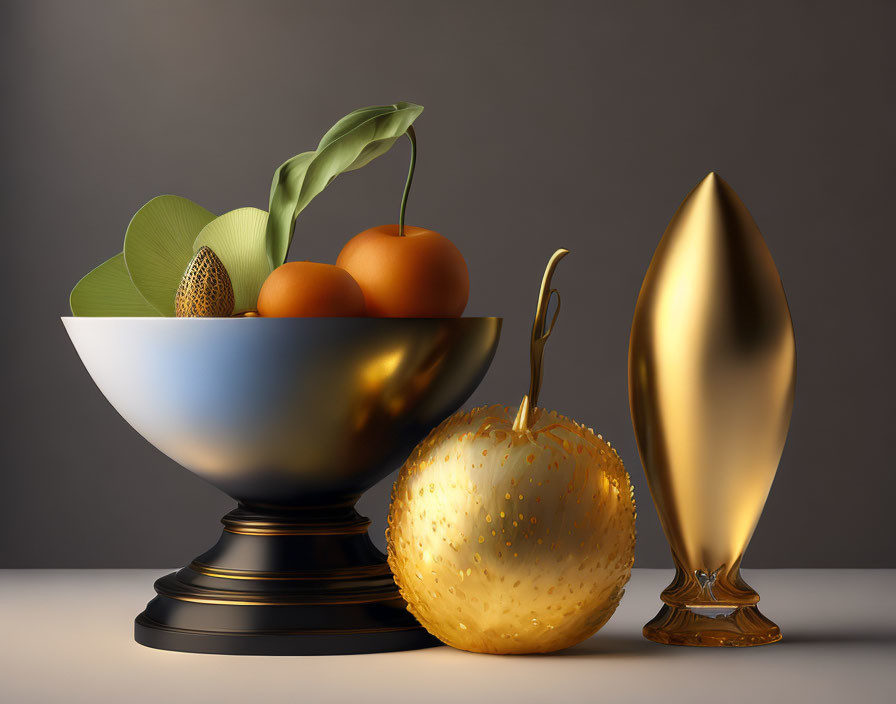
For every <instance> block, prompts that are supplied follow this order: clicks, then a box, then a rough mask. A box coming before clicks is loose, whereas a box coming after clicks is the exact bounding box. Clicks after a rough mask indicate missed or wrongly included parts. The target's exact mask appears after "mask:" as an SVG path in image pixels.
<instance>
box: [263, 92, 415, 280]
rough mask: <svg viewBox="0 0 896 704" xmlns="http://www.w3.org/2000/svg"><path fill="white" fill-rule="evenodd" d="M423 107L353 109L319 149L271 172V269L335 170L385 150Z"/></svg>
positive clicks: (338, 171) (361, 162)
mask: <svg viewBox="0 0 896 704" xmlns="http://www.w3.org/2000/svg"><path fill="white" fill-rule="evenodd" d="M421 112H423V107H422V106H420V105H414V104H413V103H403V102H402V103H395V104H394V105H378V106H374V107H369V108H361V109H360V110H355V111H354V112H352V113H349V114H348V115H346V116H345V117H343V118H342V119H341V120H339V122H337V123H336V124H335V125H333V127H331V128H330V129H329V131H328V132H327V133H326V134H325V135H324V136H323V138H322V139H321V140H320V144H318V145H317V150H316V151H313V152H304V153H302V154H299V155H298V156H294V157H293V158H292V159H290V160H289V161H287V162H285V163H284V164H282V165H281V166H280V168H278V169H277V170H276V171H275V172H274V179H273V182H272V184H271V200H270V208H269V210H270V216H269V218H268V227H267V234H266V251H267V255H268V258H269V260H270V263H271V267H272V268H276V267H278V266H280V265H281V264H282V263H283V262H284V261H286V253H287V252H288V251H289V245H290V243H291V242H292V235H293V230H294V228H295V224H296V218H297V217H298V216H299V213H301V212H302V210H304V209H305V207H306V206H307V205H308V204H309V203H310V202H311V200H312V199H313V198H314V197H315V196H316V195H317V194H318V193H320V192H321V191H322V190H324V188H326V187H327V186H328V185H329V184H330V182H331V181H332V180H333V179H334V178H336V177H337V176H338V175H339V174H341V173H343V172H345V171H354V170H355V169H360V168H361V167H362V166H364V165H365V164H367V163H369V162H370V161H372V160H373V159H375V158H376V157H378V156H380V155H382V154H385V153H386V152H387V151H389V148H390V147H391V146H392V145H393V144H394V143H395V140H397V139H398V138H399V137H401V136H402V135H404V134H405V132H407V130H408V127H410V126H411V124H412V123H413V122H414V120H415V119H417V117H418V116H419V115H420V113H421Z"/></svg>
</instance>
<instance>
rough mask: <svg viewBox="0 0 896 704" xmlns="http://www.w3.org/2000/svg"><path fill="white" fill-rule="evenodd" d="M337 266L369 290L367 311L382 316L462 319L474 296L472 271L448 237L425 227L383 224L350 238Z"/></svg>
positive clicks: (340, 254)
mask: <svg viewBox="0 0 896 704" xmlns="http://www.w3.org/2000/svg"><path fill="white" fill-rule="evenodd" d="M336 266H339V267H342V268H343V269H345V270H346V271H347V272H348V273H349V274H351V275H352V276H353V277H354V279H355V281H357V282H358V284H359V285H360V286H361V290H362V291H363V292H364V300H365V303H366V305H367V315H369V316H372V317H378V318H457V317H460V316H461V315H463V312H464V308H466V307H467V298H468V297H469V295H470V275H469V272H468V271H467V263H466V262H465V261H464V258H463V255H462V254H461V253H460V250H459V249H458V248H457V247H455V246H454V244H453V243H452V242H451V240H449V239H448V238H447V237H443V236H442V235H440V234H439V233H438V232H433V231H432V230H426V229H424V228H422V227H414V226H411V225H405V227H404V235H403V236H402V237H399V236H398V225H381V226H380V227H373V228H371V229H369V230H365V231H364V232H362V233H361V234H359V235H355V236H354V237H353V238H352V239H350V240H349V241H348V243H347V244H346V245H345V247H343V248H342V252H340V253H339V258H338V259H337V260H336Z"/></svg>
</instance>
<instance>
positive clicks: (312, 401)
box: [63, 318, 501, 506]
mask: <svg viewBox="0 0 896 704" xmlns="http://www.w3.org/2000/svg"><path fill="white" fill-rule="evenodd" d="M63 322H64V324H65V327H66V330H67V331H68V334H69V336H70V337H71V340H72V342H73V343H74V346H75V348H76V349H77V351H78V354H79V355H80V356H81V360H82V361H83V362H84V366H85V367H87V370H88V371H89V372H90V375H91V377H93V380H94V381H95V382H96V385H97V386H98V387H99V388H100V390H101V391H102V392H103V394H104V395H105V396H106V398H107V399H108V400H109V402H110V403H111V404H112V405H113V406H114V407H115V408H116V410H117V411H118V412H119V413H120V414H121V415H122V417H123V418H124V419H125V420H126V421H127V422H128V423H130V424H131V426H133V428H134V429H135V430H136V431H137V432H138V433H140V434H141V435H142V436H143V437H144V438H146V439H147V440H148V441H149V442H150V443H152V444H153V445H154V446H155V447H157V448H158V449H159V450H161V451H162V452H164V453H165V454H166V455H168V456H169V457H170V458H171V459H173V460H174V461H176V462H178V463H179V464H181V465H183V466H184V467H186V468H187V469H189V470H190V471H191V472H194V473H195V474H198V475H199V476H200V477H202V478H204V479H206V480H208V481H209V482H210V483H212V484H213V485H214V486H216V487H217V488H219V489H220V490H221V491H223V492H225V493H227V494H228V495H230V496H231V497H233V498H234V499H236V500H237V501H239V502H240V503H242V504H245V505H252V504H263V505H277V506H294V505H305V504H307V503H309V501H311V502H313V503H319V502H320V501H321V500H324V499H337V498H339V497H346V498H350V497H355V498H356V497H357V496H360V494H361V493H362V492H363V491H364V490H366V489H367V488H369V487H370V486H372V485H373V484H375V483H376V482H377V481H379V480H380V479H382V478H383V477H384V476H386V474H388V473H389V472H390V471H392V470H394V469H396V468H397V467H398V466H399V465H400V464H401V463H402V461H404V459H405V458H406V457H407V455H408V454H409V453H410V451H411V450H412V449H413V447H414V445H415V444H416V443H417V442H418V441H419V440H420V439H421V438H422V437H423V436H424V435H425V434H426V433H427V432H428V431H429V430H430V429H431V428H432V427H433V426H435V425H437V424H438V423H439V422H441V421H442V420H443V419H444V418H445V417H447V416H448V415H450V414H451V413H452V412H453V411H455V410H456V409H457V408H458V407H459V406H460V405H461V404H462V403H463V402H464V401H465V400H466V399H467V398H468V397H469V395H470V394H471V393H472V392H473V390H474V389H475V388H476V386H478V384H479V382H480V381H481V380H482V378H483V376H484V375H485V372H486V371H487V370H488V367H489V364H490V363H491V360H492V357H493V356H494V353H495V349H496V347H497V344H498V337H499V334H500V329H501V319H500V318H454V319H398V318H390V319H386V318H63Z"/></svg>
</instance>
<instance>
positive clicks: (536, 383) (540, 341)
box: [513, 249, 569, 432]
mask: <svg viewBox="0 0 896 704" xmlns="http://www.w3.org/2000/svg"><path fill="white" fill-rule="evenodd" d="M567 254H569V250H568V249H558V250H557V251H556V252H554V254H553V255H552V256H551V258H550V260H549V261H548V265H547V267H545V270H544V277H543V278H542V280H541V289H540V290H539V292H538V305H537V306H536V308H535V322H533V323H532V338H531V340H530V342H529V365H530V376H529V393H528V394H527V395H526V396H524V397H523V402H522V403H521V404H520V409H519V411H518V412H517V416H516V420H515V421H514V423H513V429H514V430H517V431H520V432H525V431H526V430H528V428H529V423H530V421H531V416H532V412H533V411H534V410H535V407H536V405H537V403H538V394H539V393H540V392H541V379H542V376H543V373H544V369H543V365H544V345H545V343H546V342H547V341H548V337H550V335H551V332H552V331H553V330H554V323H556V322H557V316H558V315H559V314H560V293H559V292H558V291H557V289H555V288H551V278H552V277H553V276H554V270H555V269H556V268H557V263H558V262H559V261H560V260H561V259H563V257H565V256H566V255H567ZM554 295H556V296H557V307H556V308H555V309H554V315H553V316H552V317H551V324H550V325H549V326H548V327H547V328H545V323H546V322H547V317H548V306H549V305H550V303H551V298H552V297H553V296H554Z"/></svg>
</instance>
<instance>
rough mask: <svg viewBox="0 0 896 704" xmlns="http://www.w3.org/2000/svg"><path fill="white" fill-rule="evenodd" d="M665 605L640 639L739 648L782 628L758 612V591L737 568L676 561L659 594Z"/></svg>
mask: <svg viewBox="0 0 896 704" xmlns="http://www.w3.org/2000/svg"><path fill="white" fill-rule="evenodd" d="M660 598H661V599H662V600H663V607H662V608H661V609H660V612H659V613H658V614H657V615H656V616H655V617H654V618H653V620H652V621H650V623H648V624H647V625H646V626H644V637H645V638H647V639H648V640H652V641H654V642H656V643H663V644H664V645H696V646H703V647H715V648H718V647H722V648H726V647H727V648H740V647H744V646H749V645H766V644H768V643H776V642H777V641H779V640H781V629H780V628H778V626H777V624H775V623H774V622H773V621H770V620H769V619H768V618H766V617H765V616H763V615H762V613H760V611H759V608H758V607H757V606H756V604H758V603H759V595H758V594H757V593H756V591H755V590H754V589H752V588H751V587H750V585H748V584H747V583H746V582H745V581H744V580H743V578H742V577H741V575H740V569H739V568H738V567H735V568H734V569H732V570H725V569H719V570H716V571H714V572H711V573H707V572H705V571H702V570H697V571H695V572H691V571H689V570H687V569H684V568H682V567H681V566H680V565H679V567H678V569H677V570H676V574H675V579H674V580H673V581H672V584H670V585H669V586H668V587H667V588H666V590H665V591H664V592H663V593H662V595H661V597H660Z"/></svg>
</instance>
